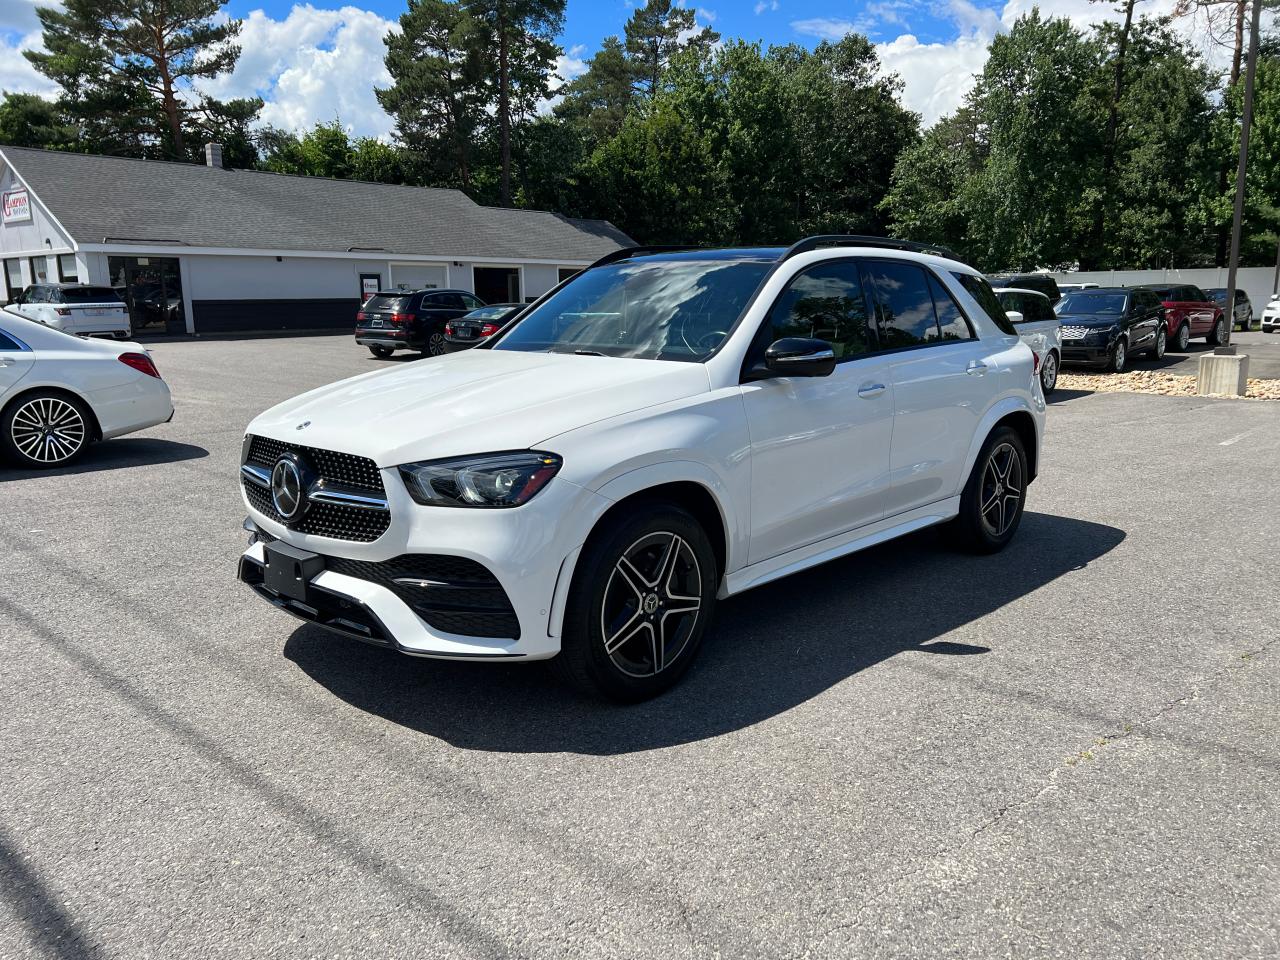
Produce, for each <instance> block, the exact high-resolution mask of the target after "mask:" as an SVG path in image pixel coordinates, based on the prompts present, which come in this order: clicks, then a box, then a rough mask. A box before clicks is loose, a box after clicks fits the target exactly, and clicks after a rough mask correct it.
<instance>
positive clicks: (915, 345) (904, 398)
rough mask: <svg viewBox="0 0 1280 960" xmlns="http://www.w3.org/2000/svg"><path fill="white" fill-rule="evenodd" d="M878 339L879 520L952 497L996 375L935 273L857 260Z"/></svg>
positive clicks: (990, 354)
mask: <svg viewBox="0 0 1280 960" xmlns="http://www.w3.org/2000/svg"><path fill="white" fill-rule="evenodd" d="M864 270H865V278H866V282H867V286H868V288H869V289H870V290H871V291H872V292H873V296H874V297H875V302H876V316H877V321H878V325H879V332H880V340H881V343H883V344H884V345H885V346H886V347H887V348H889V349H892V350H894V351H895V352H894V353H892V354H890V364H889V366H890V370H891V373H890V382H891V384H892V387H893V401H894V408H895V409H894V419H893V445H892V450H891V452H890V457H889V470H890V477H891V481H890V489H889V491H888V494H887V495H886V498H885V515H886V516H894V515H895V514H899V513H903V512H906V511H908V510H913V509H915V508H917V507H923V506H926V505H928V504H931V503H935V502H937V501H939V500H944V499H946V498H948V497H952V496H955V495H956V494H957V493H959V491H960V488H961V486H963V484H964V477H963V476H962V475H961V474H962V472H963V470H964V464H965V460H966V459H967V457H968V454H969V446H970V443H971V442H972V440H973V436H974V433H975V432H976V430H977V429H978V421H979V420H980V419H981V418H982V415H983V414H984V413H985V412H986V409H987V399H988V397H989V396H990V395H991V391H992V387H991V383H990V380H989V379H988V378H992V379H994V378H995V377H997V376H998V375H999V369H998V364H997V361H996V360H995V357H994V354H995V353H996V352H998V351H997V350H994V349H992V348H991V347H990V346H988V345H987V344H984V343H983V341H982V340H979V339H977V338H976V336H975V335H974V333H973V330H972V329H971V328H970V326H969V324H968V321H967V320H966V319H965V317H964V314H963V313H962V312H961V310H960V307H959V306H958V305H957V304H956V302H955V299H954V298H953V297H952V296H951V294H950V293H949V292H948V291H947V289H946V288H945V287H944V286H943V285H942V283H941V282H940V281H939V280H938V278H937V277H936V276H934V274H933V273H932V272H931V271H930V270H929V269H927V268H926V267H924V266H922V265H921V264H919V263H913V262H910V261H907V260H889V259H885V260H867V261H864Z"/></svg>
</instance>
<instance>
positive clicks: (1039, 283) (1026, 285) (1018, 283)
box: [987, 273, 1062, 303]
mask: <svg viewBox="0 0 1280 960" xmlns="http://www.w3.org/2000/svg"><path fill="white" fill-rule="evenodd" d="M987 280H989V281H990V282H991V286H993V287H995V288H996V289H1000V288H1001V287H1012V288H1014V289H1017V290H1035V291H1036V292H1037V293H1043V294H1044V295H1045V296H1046V297H1048V298H1049V302H1050V303H1057V302H1058V301H1059V300H1061V299H1062V291H1061V290H1059V289H1058V281H1057V280H1055V279H1053V277H1051V276H1049V274H1047V273H998V274H994V275H992V276H989V277H987Z"/></svg>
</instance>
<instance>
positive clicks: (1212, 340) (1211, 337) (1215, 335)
mask: <svg viewBox="0 0 1280 960" xmlns="http://www.w3.org/2000/svg"><path fill="white" fill-rule="evenodd" d="M1226 327H1227V318H1226V317H1219V318H1218V319H1217V320H1215V321H1213V329H1212V330H1210V331H1209V333H1208V335H1207V336H1205V338H1204V342H1205V343H1207V344H1209V346H1211V347H1216V346H1218V344H1220V343H1222V341H1223V340H1225V339H1226Z"/></svg>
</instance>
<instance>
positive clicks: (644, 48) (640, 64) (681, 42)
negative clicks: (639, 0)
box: [625, 0, 720, 99]
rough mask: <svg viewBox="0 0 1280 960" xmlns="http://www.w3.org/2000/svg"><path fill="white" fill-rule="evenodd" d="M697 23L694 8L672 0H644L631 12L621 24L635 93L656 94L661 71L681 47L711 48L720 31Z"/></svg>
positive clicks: (718, 37) (668, 64) (702, 49)
mask: <svg viewBox="0 0 1280 960" xmlns="http://www.w3.org/2000/svg"><path fill="white" fill-rule="evenodd" d="M697 26H698V22H697V17H696V15H695V14H694V11H692V10H690V9H689V8H688V7H682V6H678V5H676V4H674V3H672V0H648V2H647V3H646V4H645V5H644V6H643V7H639V8H637V9H636V11H635V12H634V13H632V14H631V19H629V20H628V21H627V23H626V27H625V32H626V53H627V59H628V60H629V61H630V64H631V74H632V83H633V84H634V86H635V90H636V92H637V93H639V94H640V95H641V96H643V97H646V98H648V99H652V98H653V97H654V96H655V95H657V93H658V91H659V90H660V89H661V88H662V75H663V73H664V72H665V71H666V69H667V67H668V66H670V64H671V61H672V60H673V59H675V57H676V55H677V54H679V53H680V52H681V51H683V50H694V51H697V52H699V53H707V52H708V51H710V50H711V48H712V46H713V45H714V44H715V43H716V41H718V40H719V39H720V34H718V33H716V32H715V31H714V30H712V29H711V28H710V27H703V28H702V29H701V30H698V29H697Z"/></svg>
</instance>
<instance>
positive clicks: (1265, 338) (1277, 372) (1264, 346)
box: [1133, 330, 1280, 380]
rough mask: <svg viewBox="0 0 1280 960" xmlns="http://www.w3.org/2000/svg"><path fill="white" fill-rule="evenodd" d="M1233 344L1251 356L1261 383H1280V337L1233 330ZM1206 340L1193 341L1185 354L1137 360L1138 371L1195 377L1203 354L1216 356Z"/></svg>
mask: <svg viewBox="0 0 1280 960" xmlns="http://www.w3.org/2000/svg"><path fill="white" fill-rule="evenodd" d="M1231 342H1232V343H1233V344H1235V347H1236V350H1237V351H1238V352H1239V353H1244V354H1247V355H1248V357H1249V376H1250V377H1256V378H1258V379H1259V380H1280V334H1277V333H1263V332H1262V331H1261V330H1250V331H1248V332H1245V331H1243V330H1236V331H1233V332H1232V334H1231ZM1212 352H1213V347H1211V346H1209V344H1207V343H1205V342H1204V340H1192V341H1191V343H1190V345H1189V346H1188V348H1187V351H1186V352H1185V353H1179V352H1177V351H1175V350H1172V349H1171V350H1170V351H1169V352H1168V353H1166V354H1165V355H1164V359H1162V360H1151V359H1149V358H1147V357H1145V356H1142V357H1134V358H1133V365H1134V369H1139V370H1163V371H1164V372H1165V373H1176V374H1178V375H1179V376H1192V377H1193V376H1195V375H1196V373H1197V372H1198V371H1199V369H1200V355H1201V354H1203V353H1212Z"/></svg>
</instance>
